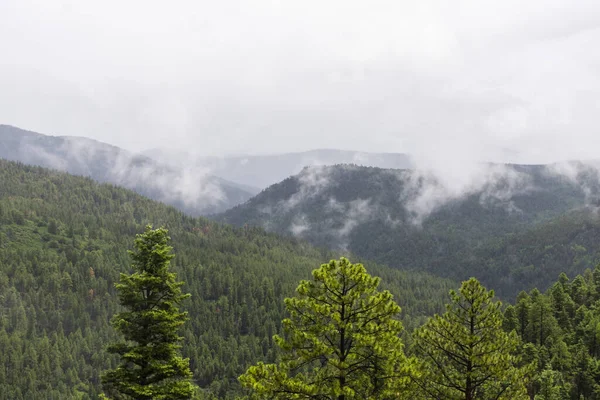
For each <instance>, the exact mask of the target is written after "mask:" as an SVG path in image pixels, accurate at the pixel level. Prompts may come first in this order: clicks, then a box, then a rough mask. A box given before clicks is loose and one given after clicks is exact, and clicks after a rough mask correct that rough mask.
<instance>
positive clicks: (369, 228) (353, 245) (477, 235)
mask: <svg viewBox="0 0 600 400" xmlns="http://www.w3.org/2000/svg"><path fill="white" fill-rule="evenodd" d="M482 168H483V167H482ZM488 168H489V173H490V174H491V175H492V177H491V178H490V179H489V182H488V183H486V184H484V185H482V186H481V188H479V189H477V190H471V191H469V190H467V189H468V188H467V189H465V193H464V194H462V195H460V196H455V197H453V196H452V193H447V192H446V191H445V187H444V186H443V185H442V184H440V183H439V182H437V181H436V180H435V178H433V177H428V176H422V175H420V174H419V173H418V172H415V171H409V170H404V171H400V170H389V169H380V168H369V167H359V166H354V165H336V166H323V167H312V168H306V169H305V170H303V171H302V172H301V173H300V174H298V175H295V176H293V177H290V178H288V179H286V180H284V181H283V182H280V183H278V184H276V185H273V186H271V187H269V188H267V189H265V190H264V191H263V192H261V193H260V194H259V195H257V196H255V197H253V198H252V199H250V200H249V201H248V202H246V203H244V204H242V205H239V206H237V207H234V208H232V209H230V210H228V211H226V212H224V213H222V214H219V215H217V216H215V219H216V220H218V221H223V222H227V223H232V224H234V225H238V226H245V225H250V226H260V227H263V228H265V229H267V230H269V231H271V232H276V233H278V234H282V235H288V236H291V235H294V236H296V237H299V238H302V239H304V240H307V241H309V242H310V243H312V244H315V245H317V246H324V247H328V248H340V249H344V250H347V251H349V252H351V253H352V254H354V255H356V256H359V257H363V258H364V259H367V260H373V261H376V262H379V263H382V264H385V265H388V266H390V267H395V268H399V269H405V270H411V271H428V272H431V273H433V274H436V275H439V276H444V277H448V278H450V279H454V280H464V279H468V278H470V277H471V276H475V277H477V278H478V279H480V280H481V281H482V283H484V284H486V285H487V286H489V287H493V288H494V289H495V291H496V294H497V295H499V296H500V297H502V298H503V299H511V298H512V297H514V296H516V295H517V293H518V292H519V291H520V290H524V289H525V290H528V289H530V288H531V287H539V288H540V289H542V290H545V289H546V288H547V287H549V285H551V284H552V280H553V279H554V277H556V276H558V274H560V273H561V272H563V271H564V272H567V273H569V274H571V275H576V274H578V273H582V272H583V271H584V270H585V268H593V266H594V265H595V263H596V260H598V259H600V251H599V250H600V247H599V246H597V245H596V244H597V243H600V219H599V218H598V215H597V213H596V212H594V211H593V208H594V206H593V204H595V203H594V202H595V200H594V193H596V194H597V193H598V190H599V187H598V182H599V179H598V178H599V177H598V171H597V170H595V169H593V168H589V167H587V166H585V165H583V164H577V163H575V164H573V165H570V168H572V169H573V170H574V171H578V174H577V177H576V179H567V178H566V177H565V176H563V175H560V174H559V173H556V172H555V171H554V170H553V169H552V166H541V165H539V166H537V165H531V166H524V165H506V166H490V167H488ZM493 174H496V176H495V177H494V175H493ZM427 196H429V197H427ZM444 198H447V201H445V200H444ZM438 202H439V204H438ZM429 212H430V213H429ZM541 271H544V272H541Z"/></svg>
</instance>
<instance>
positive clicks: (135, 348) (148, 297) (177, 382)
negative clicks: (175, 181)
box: [102, 226, 194, 400]
mask: <svg viewBox="0 0 600 400" xmlns="http://www.w3.org/2000/svg"><path fill="white" fill-rule="evenodd" d="M169 240H170V238H169V236H167V230H166V229H163V228H160V229H152V227H151V226H147V227H146V230H145V232H144V233H143V234H139V235H137V237H136V239H135V251H132V252H130V254H131V258H132V259H133V265H132V267H133V273H132V274H121V279H120V283H118V284H116V288H117V290H118V292H119V302H120V304H121V305H122V306H123V307H125V308H126V309H127V311H124V312H120V313H118V314H116V315H115V317H114V318H113V320H112V324H113V326H114V328H115V329H116V330H117V331H119V332H120V333H121V334H123V336H124V338H125V342H120V343H116V344H113V345H111V346H109V348H108V351H109V352H110V353H116V354H118V355H119V356H120V357H121V362H120V364H119V366H118V367H117V368H116V369H114V370H110V371H107V372H106V373H105V374H104V375H103V376H102V383H103V387H104V389H105V391H106V393H107V394H108V395H109V396H111V397H113V398H115V399H142V400H143V399H189V398H191V396H192V393H193V391H194V385H193V384H192V383H191V381H190V378H191V375H192V374H191V372H190V368H189V360H188V359H184V358H182V357H181V356H180V354H179V349H180V347H181V346H180V345H179V344H178V342H179V341H180V340H181V337H179V335H178V334H177V330H178V329H179V328H180V327H181V326H182V325H183V324H184V323H185V321H186V320H187V319H188V317H187V313H186V312H181V311H179V304H180V303H181V301H182V300H183V299H185V298H187V297H189V295H187V294H182V292H181V285H182V284H183V282H177V281H176V276H175V274H174V273H172V272H169V264H170V260H171V259H172V258H173V257H174V255H173V254H172V253H171V250H172V248H171V246H169V245H168V241H169Z"/></svg>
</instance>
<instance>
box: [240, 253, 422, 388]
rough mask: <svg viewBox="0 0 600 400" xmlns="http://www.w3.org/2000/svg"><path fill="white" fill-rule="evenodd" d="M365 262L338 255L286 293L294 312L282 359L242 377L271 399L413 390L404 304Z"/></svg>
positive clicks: (282, 341) (280, 341)
mask: <svg viewBox="0 0 600 400" xmlns="http://www.w3.org/2000/svg"><path fill="white" fill-rule="evenodd" d="M378 285H379V278H375V277H371V276H370V275H369V274H368V273H367V272H366V270H365V268H364V267H363V266H362V265H361V264H351V263H350V262H349V261H348V260H347V259H345V258H341V259H340V260H339V261H336V260H332V261H331V262H330V263H328V264H323V265H321V267H320V268H318V269H316V270H314V271H313V280H312V281H302V282H301V283H300V285H299V286H298V288H297V290H296V291H297V296H296V297H294V298H288V299H286V300H285V305H286V308H287V310H288V312H289V314H290V317H289V318H286V319H284V320H283V331H284V335H283V336H277V335H276V336H275V337H274V339H275V341H276V343H277V345H278V346H279V347H280V349H281V362H280V363H279V364H269V365H265V364H263V363H258V364H257V365H256V366H252V367H250V368H249V369H248V371H247V372H246V373H245V374H244V375H242V376H241V377H240V381H241V383H242V385H244V386H245V387H247V388H250V389H252V390H253V391H254V395H255V397H257V398H265V399H267V398H268V399H339V400H350V399H386V398H396V399H397V398H403V397H404V396H408V395H409V393H407V391H406V385H407V384H408V383H409V378H408V376H409V373H410V369H411V368H412V365H411V363H410V362H409V361H408V360H407V358H406V357H405V355H404V352H403V344H402V341H401V339H400V337H399V335H400V333H401V332H402V329H403V328H402V324H401V323H400V321H398V320H396V319H395V318H396V317H397V315H398V314H399V313H400V307H399V306H398V305H397V304H396V303H395V302H394V301H393V299H392V295H391V294H390V293H389V292H388V291H378V290H377V286H378Z"/></svg>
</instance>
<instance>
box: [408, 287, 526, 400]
mask: <svg viewBox="0 0 600 400" xmlns="http://www.w3.org/2000/svg"><path fill="white" fill-rule="evenodd" d="M450 295H451V298H452V302H451V303H450V304H448V305H447V306H446V312H445V313H444V314H443V315H435V316H434V317H433V318H431V319H429V321H428V322H427V323H426V324H425V325H424V326H422V327H421V328H419V329H418V330H417V331H416V333H415V350H416V352H417V354H418V355H419V356H420V357H421V358H422V359H421V366H420V367H421V368H420V370H421V373H422V375H421V376H420V377H418V378H416V382H417V384H418V386H419V388H420V391H419V393H420V397H421V398H426V399H448V400H454V399H455V400H463V399H464V400H475V399H497V400H500V399H506V400H508V399H528V398H529V397H528V396H527V393H526V387H525V384H526V382H527V377H528V374H529V370H530V367H523V368H520V367H519V364H520V359H519V357H518V356H516V355H515V352H516V351H517V349H518V346H519V344H520V340H519V339H518V338H517V336H516V332H514V331H513V332H511V333H510V334H508V333H506V332H504V331H503V329H502V323H503V316H502V312H501V310H500V302H493V301H492V299H493V297H494V292H493V291H489V292H488V291H487V290H486V289H485V288H484V287H483V286H482V285H481V284H480V283H479V282H478V281H477V280H476V279H474V278H471V279H470V280H468V281H466V282H463V284H462V286H461V288H460V290H459V293H456V292H454V291H451V292H450Z"/></svg>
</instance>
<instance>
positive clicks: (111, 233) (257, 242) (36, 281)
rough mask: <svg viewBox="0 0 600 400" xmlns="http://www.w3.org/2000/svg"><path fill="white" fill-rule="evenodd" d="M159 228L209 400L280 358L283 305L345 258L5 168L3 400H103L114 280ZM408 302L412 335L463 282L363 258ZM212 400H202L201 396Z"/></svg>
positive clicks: (188, 353)
mask: <svg viewBox="0 0 600 400" xmlns="http://www.w3.org/2000/svg"><path fill="white" fill-rule="evenodd" d="M149 223H150V224H153V225H154V226H157V227H158V226H165V227H166V228H167V229H169V234H170V236H171V237H172V242H171V244H172V245H173V247H174V252H175V254H176V257H175V259H174V260H173V262H172V265H173V268H174V270H175V272H177V274H178V278H179V279H180V280H183V281H185V282H186V284H185V286H184V287H183V290H184V291H185V292H189V293H191V294H192V296H191V298H190V299H189V300H186V302H185V303H184V304H183V309H184V310H186V311H187V312H188V313H189V316H190V321H189V322H188V323H186V325H185V326H184V329H183V330H182V332H181V334H182V336H183V337H184V341H183V348H182V353H183V355H184V357H189V358H190V364H191V368H192V371H193V374H194V381H195V382H196V383H198V384H199V385H200V386H201V387H202V388H203V394H205V395H206V398H211V397H210V395H214V396H216V397H218V398H222V399H225V398H233V397H234V396H235V395H236V394H240V393H239V385H238V383H237V379H236V378H237V377H238V376H239V375H240V374H241V373H242V372H244V371H245V370H246V368H247V367H248V366H249V365H251V364H255V363H256V362H258V361H261V360H264V361H269V362H273V361H274V360H275V358H276V354H275V350H274V349H275V346H274V344H273V339H272V337H273V335H274V334H275V333H277V332H279V330H280V326H281V320H282V319H283V318H284V316H285V315H286V314H285V312H284V306H283V298H284V297H289V296H291V295H292V294H293V293H294V289H295V287H296V286H297V285H298V283H299V281H300V280H301V279H306V278H308V277H310V273H311V270H312V269H314V268H317V267H318V266H319V265H320V264H321V263H323V262H327V261H328V260H329V259H331V258H333V257H338V254H335V253H332V252H330V251H326V250H320V249H316V248H314V247H311V246H310V245H308V244H307V243H305V242H302V241H298V240H297V239H294V238H281V237H278V236H276V235H274V234H269V233H266V232H264V230H262V229H259V228H249V227H247V228H242V229H237V228H233V227H231V226H228V225H222V224H219V223H215V222H212V221H209V220H207V219H204V218H193V217H190V216H188V215H185V214H183V213H182V212H180V211H178V210H176V209H175V208H173V207H170V206H166V205H164V204H162V203H158V202H155V201H152V200H150V199H147V198H145V197H143V196H140V195H138V194H136V193H134V192H132V191H130V190H126V189H123V188H119V187H116V186H114V185H110V184H99V183H97V182H95V181H94V180H92V179H89V178H83V177H78V176H72V175H69V174H66V173H61V172H57V171H53V170H47V169H43V168H40V167H34V166H28V165H23V164H21V163H15V162H9V161H4V160H0V400H5V399H11V400H25V399H27V400H30V399H31V400H37V399H57V400H58V399H60V400H63V399H97V398H98V394H99V391H100V382H99V375H100V373H101V372H102V371H103V370H104V369H105V368H107V367H108V366H111V367H114V366H115V365H116V359H115V358H114V356H112V355H110V354H108V353H107V352H106V346H107V345H108V343H110V342H111V341H113V340H115V338H116V336H115V335H116V333H115V331H114V330H113V329H112V327H111V326H110V324H109V321H110V318H111V316H112V315H114V313H115V312H116V311H118V310H119V305H118V299H117V295H116V292H115V288H114V284H115V282H116V281H117V280H118V279H119V273H120V272H125V271H129V270H130V268H129V265H130V259H129V256H128V253H127V250H128V249H130V248H131V247H132V245H133V240H134V238H135V234H136V233H140V232H142V231H143V229H144V226H146V224H149ZM365 266H366V267H367V270H368V271H369V272H370V273H371V274H373V275H377V276H380V277H381V278H382V286H383V287H385V288H389V289H390V290H391V291H392V293H394V297H395V300H396V301H397V302H398V304H400V305H401V306H402V314H401V317H402V319H403V321H404V324H405V326H406V327H407V330H408V331H410V329H412V328H413V327H415V326H417V325H418V324H420V323H421V322H422V321H423V320H424V319H425V317H426V316H428V315H432V314H433V313H435V312H440V311H441V310H442V309H443V303H444V302H445V301H446V300H447V293H448V290H449V289H450V288H451V287H456V286H457V285H456V284H455V283H453V282H451V281H449V280H445V279H440V278H436V277H434V276H432V275H429V274H426V273H407V272H404V271H399V270H394V269H390V268H387V267H383V266H378V265H375V264H374V263H371V262H367V263H366V264H365ZM203 398H204V396H203Z"/></svg>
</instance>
